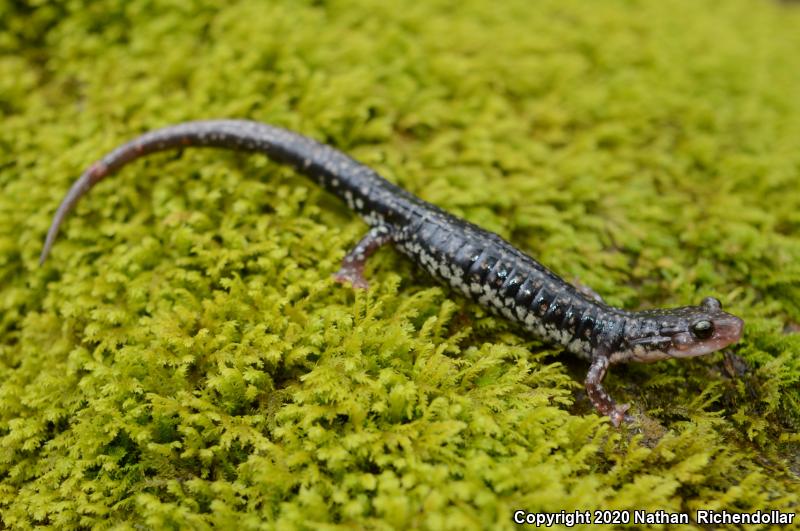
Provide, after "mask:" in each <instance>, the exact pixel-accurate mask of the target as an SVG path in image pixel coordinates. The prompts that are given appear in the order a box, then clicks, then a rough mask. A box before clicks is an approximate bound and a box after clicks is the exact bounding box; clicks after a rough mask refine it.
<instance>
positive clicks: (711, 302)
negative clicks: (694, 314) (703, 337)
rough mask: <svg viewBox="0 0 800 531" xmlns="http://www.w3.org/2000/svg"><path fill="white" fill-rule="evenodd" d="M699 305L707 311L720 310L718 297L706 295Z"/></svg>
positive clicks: (720, 304)
mask: <svg viewBox="0 0 800 531" xmlns="http://www.w3.org/2000/svg"><path fill="white" fill-rule="evenodd" d="M700 306H702V307H703V308H705V309H706V310H707V311H709V312H713V311H714V310H721V309H722V303H721V302H719V299H715V298H714V297H706V298H705V299H703V301H702V302H701V303H700Z"/></svg>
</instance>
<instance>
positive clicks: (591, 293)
mask: <svg viewBox="0 0 800 531" xmlns="http://www.w3.org/2000/svg"><path fill="white" fill-rule="evenodd" d="M572 285H573V286H575V289H577V290H578V292H580V293H582V294H584V295H586V296H587V297H589V298H590V299H592V300H596V301H597V302H602V303H605V302H606V301H604V300H603V297H601V296H600V294H599V293H597V292H596V291H595V290H593V289H592V288H590V287H589V286H587V285H586V284H582V283H581V281H580V279H579V278H578V277H575V278H574V279H573V281H572Z"/></svg>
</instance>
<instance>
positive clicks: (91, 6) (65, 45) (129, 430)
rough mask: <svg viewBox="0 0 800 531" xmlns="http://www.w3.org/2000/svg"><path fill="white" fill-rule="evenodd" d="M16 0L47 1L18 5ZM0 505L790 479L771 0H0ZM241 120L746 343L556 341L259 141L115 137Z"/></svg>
mask: <svg viewBox="0 0 800 531" xmlns="http://www.w3.org/2000/svg"><path fill="white" fill-rule="evenodd" d="M42 4H44V3H42ZM0 20H2V22H3V23H2V24H0V118H2V124H3V126H2V128H0V186H2V190H3V192H2V194H0V219H2V223H0V312H1V313H0V337H1V338H2V341H0V382H1V383H0V520H1V522H2V523H0V526H8V527H23V528H24V527H28V526H33V525H37V524H49V525H52V526H55V527H88V526H98V527H104V526H122V527H128V528H131V527H133V526H134V525H136V524H144V525H145V526H148V527H152V528H186V527H195V528H203V527H207V526H212V525H216V526H218V527H222V528H230V527H233V525H234V523H235V525H236V526H238V527H239V528H246V529H250V528H256V527H259V526H265V527H273V526H278V527H282V528H297V529H301V528H315V529H317V528H323V529H325V528H332V527H335V526H341V527H347V528H354V527H370V528H391V527H396V528H406V527H425V528H431V529H441V528H452V529H463V528H480V527H489V526H498V527H511V525H512V523H511V514H512V510H513V509H516V508H524V509H527V510H530V511H543V510H552V511H557V510H560V509H568V510H574V509H581V510H584V509H593V508H603V507H612V508H623V509H634V508H650V509H665V510H670V511H691V510H694V509H697V508H727V509H729V510H737V511H749V510H755V509H762V510H763V509H768V508H769V509H782V510H786V511H795V512H796V511H798V504H800V479H799V478H800V458H798V455H800V435H798V428H799V427H800V391H799V390H798V389H800V354H799V353H800V334H799V333H798V330H799V329H800V324H798V323H800V302H798V301H800V214H798V212H800V193H798V183H800V150H798V144H797V139H798V138H800V98H798V97H797V95H798V94H800V79H799V78H798V77H797V75H796V73H797V72H798V70H799V69H800V54H798V53H797V50H798V49H800V31H798V27H800V9H797V8H796V7H793V6H789V5H783V4H779V3H777V2H775V3H773V2H767V1H760V0H731V1H728V2H724V3H720V2H713V1H696V0H670V1H668V2H645V1H623V0H618V1H617V0H608V1H603V2H591V3H587V2H579V1H577V0H574V1H573V0H569V1H563V0H552V1H550V0H548V1H543V2H537V3H535V4H532V3H530V2H528V1H525V0H519V1H505V2H482V1H480V0H472V1H464V0H462V1H459V2H446V1H441V2H420V3H411V4H409V3H405V2H379V1H377V0H376V1H374V2H370V1H359V2H355V1H354V2H348V1H330V2H307V3H302V2H294V1H288V0H287V1H285V2H284V1H279V2H272V3H269V4H267V3H263V2H256V1H249V2H248V1H241V2H233V3H229V5H228V6H227V7H224V8H220V7H218V6H217V3H215V2H201V1H197V2H191V1H188V0H186V1H179V0H175V1H172V2H160V1H150V0H134V1H131V2H113V1H110V0H109V1H106V2H81V1H75V2H69V3H53V4H48V5H42V6H41V7H37V8H31V9H27V8H22V7H20V3H18V2H6V1H4V0H0ZM208 117H248V118H252V119H257V120H262V121H265V122H269V123H274V124H278V125H282V126H286V127H290V128H292V129H296V130H298V131H301V132H304V133H306V134H309V135H311V136H313V137H315V138H318V139H320V140H323V141H326V142H329V143H331V144H334V145H336V146H338V147H340V148H342V149H344V150H345V151H347V152H348V153H350V154H352V155H354V156H356V157H357V158H359V159H360V160H362V161H364V162H365V163H367V164H370V165H372V166H373V167H375V168H377V169H378V170H379V171H380V172H381V173H383V174H384V175H386V176H387V177H388V178H389V179H391V180H393V181H395V182H398V183H399V184H401V185H402V186H404V187H405V188H407V189H409V190H411V191H413V192H414V193H417V194H418V195H420V196H421V197H423V198H425V199H427V200H430V201H432V202H434V203H436V204H438V205H440V206H442V207H444V208H446V209H448V210H450V211H452V212H454V213H456V214H459V215H462V216H464V217H466V218H468V219H470V220H471V221H473V222H476V223H478V224H480V225H482V226H484V227H486V228H489V229H491V230H494V231H496V232H498V233H500V234H501V235H503V236H505V237H507V238H509V239H511V240H512V241H513V242H514V243H515V244H517V245H519V247H520V248H522V249H525V250H526V251H529V252H530V253H531V254H532V255H534V256H536V257H538V258H540V259H541V260H542V261H543V262H544V263H546V264H547V265H549V266H550V267H552V268H553V269H554V270H555V271H557V272H559V273H561V274H562V275H564V276H565V277H566V278H568V279H571V278H575V277H579V278H580V279H581V281H582V282H584V283H586V284H588V285H591V286H593V287H595V288H596V289H597V290H598V291H599V292H600V293H601V294H603V295H604V296H605V297H606V299H607V300H608V301H609V302H611V303H613V304H618V305H622V306H625V307H628V308H643V307H652V306H663V305H682V304H691V303H696V302H698V301H699V300H700V298H701V297H702V296H705V295H716V296H718V297H720V298H721V299H722V300H723V302H724V304H725V306H726V308H728V309H730V311H731V312H733V313H735V314H737V315H741V316H742V317H743V318H744V319H745V321H746V323H747V328H746V337H745V339H744V340H743V341H742V342H741V343H740V344H739V345H737V346H735V347H733V348H732V349H730V353H731V355H728V356H726V355H723V354H721V353H719V354H715V355H711V356H708V357H704V358H699V359H694V360H685V361H682V362H665V363H660V364H656V365H650V366H627V367H621V368H619V369H617V370H615V371H614V373H613V374H612V376H611V377H610V378H609V383H608V387H609V388H610V390H611V392H612V393H613V394H614V395H616V396H617V397H619V398H620V399H622V400H625V401H628V402H630V403H632V404H633V410H634V411H635V412H636V413H637V415H639V416H640V421H639V422H638V423H636V424H634V425H632V426H626V427H624V428H623V429H621V430H614V429H612V428H611V427H610V426H609V424H608V422H607V420H605V419H602V418H600V417H598V416H597V415H596V414H594V413H593V412H592V411H591V410H590V408H589V407H588V401H587V399H586V397H585V395H583V394H582V392H581V389H580V385H579V382H580V379H581V378H582V375H583V373H584V372H585V370H586V366H585V364H583V363H582V362H580V361H576V360H574V359H572V358H570V357H569V356H566V355H564V356H562V355H560V354H559V352H558V350H556V349H553V348H551V347H547V346H544V345H541V344H539V343H537V342H528V341H529V340H528V338H525V336H524V335H523V334H520V332H519V331H518V330H517V329H515V328H513V327H511V326H510V325H508V324H507V323H505V322H503V321H502V320H499V319H497V318H494V317H491V316H489V315H487V314H486V313H485V312H484V311H483V310H482V309H480V308H478V307H477V306H475V305H472V304H469V303H467V302H465V301H464V300H463V299H461V298H459V297H456V296H455V295H454V294H453V293H451V292H450V291H449V290H446V289H444V288H441V287H439V286H437V285H436V284H435V283H433V281H431V280H430V279H429V278H427V277H426V276H425V275H424V274H422V273H421V272H420V271H418V270H416V269H415V268H414V267H413V266H412V265H411V264H410V263H409V262H408V261H407V260H405V259H404V258H402V257H401V256H399V255H398V254H397V253H396V252H395V251H393V250H391V249H386V250H382V251H381V252H380V253H378V255H377V256H376V258H375V259H374V260H373V261H372V262H371V263H370V266H369V272H368V274H369V278H370V280H371V281H372V283H373V288H372V289H371V290H370V291H369V292H368V293H363V292H358V293H354V292H353V291H352V290H349V289H346V288H343V287H341V286H338V285H336V284H334V283H333V282H332V281H331V278H330V277H331V274H332V273H333V272H334V271H335V270H336V268H337V264H338V262H339V260H340V259H341V257H342V256H343V254H344V252H345V251H346V250H347V249H348V248H349V247H350V246H352V245H353V243H354V242H355V241H357V239H358V238H359V236H360V234H361V233H363V231H364V225H363V223H361V222H360V221H358V220H357V218H356V217H355V216H354V215H353V214H352V213H350V212H348V211H347V210H346V209H345V208H344V207H343V206H342V205H340V204H338V203H337V202H336V201H335V200H334V199H333V198H331V197H330V196H328V195H326V194H325V193H323V192H321V191H320V190H318V189H317V188H315V187H314V186H313V185H312V184H311V183H310V182H309V181H307V180H305V179H304V178H302V177H301V176H299V175H297V174H295V173H293V172H292V171H291V170H289V169H286V168H282V167H279V166H277V165H275V164H272V163H270V162H268V161H267V160H266V159H265V158H264V157H261V156H246V155H240V154H232V153H225V152H219V151H202V150H194V151H187V152H185V153H183V154H182V155H178V154H176V153H170V154H162V155H158V156H153V157H151V158H149V159H148V160H146V161H143V162H137V163H136V164H134V165H132V166H131V167H129V168H126V169H125V170H124V171H123V172H121V174H120V175H118V176H115V177H114V178H112V179H109V180H108V182H104V183H101V184H100V185H99V186H98V187H97V188H96V189H95V190H94V191H93V192H92V194H91V195H90V197H89V198H88V199H87V200H86V201H84V202H83V203H82V204H81V205H80V206H79V208H78V209H77V212H76V215H75V216H73V217H72V218H70V219H69V220H68V221H67V223H66V225H65V227H64V230H63V232H62V237H61V239H60V241H59V242H58V243H57V245H56V247H55V249H54V252H53V255H52V257H51V259H50V261H49V262H48V263H47V264H46V266H45V267H43V268H39V267H37V265H36V260H37V257H38V253H39V250H40V246H41V244H42V241H43V237H44V233H45V231H46V228H47V226H48V224H49V219H50V216H51V215H52V213H53V211H54V209H55V207H56V205H57V204H58V201H59V200H60V198H61V196H62V195H63V194H64V193H65V191H66V190H67V188H68V186H69V184H70V182H71V181H72V180H73V179H75V177H76V176H77V175H79V173H80V172H81V171H82V169H83V168H85V167H86V166H87V165H88V164H89V163H91V161H93V160H94V159H96V158H98V157H99V156H100V155H101V154H103V153H105V152H106V151H107V150H109V149H110V148H112V147H113V146H115V145H117V144H119V143H120V142H122V141H125V140H127V139H129V138H131V137H132V136H134V135H136V134H137V133H140V132H142V131H144V130H148V129H152V128H155V127H159V126H162V125H166V124H169V123H173V122H179V121H183V120H189V119H198V118H208Z"/></svg>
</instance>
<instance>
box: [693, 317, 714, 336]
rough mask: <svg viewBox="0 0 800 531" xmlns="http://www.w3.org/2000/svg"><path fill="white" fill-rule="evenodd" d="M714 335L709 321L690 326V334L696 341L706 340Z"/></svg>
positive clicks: (712, 326) (712, 325)
mask: <svg viewBox="0 0 800 531" xmlns="http://www.w3.org/2000/svg"><path fill="white" fill-rule="evenodd" d="M713 333H714V324H713V323H712V322H711V321H706V320H705V319H703V320H702V321H697V322H696V323H694V324H693V325H692V334H694V336H695V337H696V338H697V339H708V338H709V337H711V334H713Z"/></svg>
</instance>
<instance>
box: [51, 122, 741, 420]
mask: <svg viewBox="0 0 800 531" xmlns="http://www.w3.org/2000/svg"><path fill="white" fill-rule="evenodd" d="M188 146H202V147H216V148H227V149H232V150H239V151H250V152H259V153H264V154H266V155H267V156H268V157H269V158H270V159H272V160H274V161H276V162H279V163H283V164H288V165H290V166H292V167H294V168H295V170H296V171H298V172H299V173H301V174H303V175H305V176H307V177H309V178H311V179H313V180H314V181H316V182H317V183H318V184H319V185H320V186H322V187H323V188H324V189H325V190H327V191H328V192H330V193H332V194H334V195H336V196H337V197H339V198H340V199H341V200H343V201H344V202H345V203H346V204H347V206H348V207H349V208H350V209H351V210H354V211H355V212H356V213H358V214H359V215H360V216H361V218H363V220H364V221H365V222H366V223H367V225H369V227H370V229H369V230H368V231H367V233H366V235H365V236H364V237H363V238H362V239H361V240H360V241H359V242H358V243H357V244H356V245H355V247H354V248H353V249H352V250H351V251H350V252H348V253H347V254H346V256H345V257H344V259H343V262H342V265H341V268H340V269H339V270H338V272H337V273H336V274H335V275H334V277H335V279H336V280H337V281H339V282H342V283H350V284H351V285H352V286H353V287H355V288H366V287H368V283H367V281H366V280H365V279H364V276H363V271H364V264H365V261H366V260H367V258H368V257H369V256H370V255H371V254H373V253H374V252H375V251H376V250H377V249H378V248H379V247H381V246H382V245H384V244H387V243H391V244H393V245H394V246H395V247H396V248H397V249H398V250H399V251H400V252H401V253H402V254H404V255H406V256H408V257H409V258H410V259H411V260H412V261H414V262H415V263H416V264H417V265H419V266H421V267H422V268H423V269H425V270H426V271H427V272H428V273H430V274H431V275H432V276H433V277H434V278H436V279H437V280H439V281H441V282H443V283H445V284H448V285H450V286H451V287H452V288H453V289H454V290H455V291H456V292H459V293H462V294H463V295H465V296H467V297H469V298H471V299H473V300H475V301H477V302H478V303H480V304H481V305H483V306H486V307H488V308H489V309H490V310H491V311H493V312H494V313H496V314H499V315H502V316H503V317H506V318H508V319H510V320H511V321H515V322H517V323H519V324H520V325H522V327H523V328H524V329H525V330H527V331H529V332H530V333H532V334H533V335H534V336H536V337H538V338H540V339H542V340H545V341H548V342H551V343H554V344H558V345H562V346H563V347H564V348H565V349H566V350H567V351H570V352H572V353H574V354H577V355H578V356H580V357H582V358H584V359H585V360H587V361H588V362H589V370H588V373H587V376H586V379H585V382H584V383H585V387H586V392H587V394H588V397H589V399H590V400H591V402H592V404H593V405H594V407H595V408H596V409H597V410H598V411H599V412H600V413H602V414H604V415H607V416H608V417H610V419H611V422H612V423H613V424H614V425H615V426H619V425H620V423H621V422H622V421H623V420H630V419H631V417H630V416H629V415H628V414H627V413H626V412H627V410H628V408H629V405H628V404H617V403H616V402H615V401H614V400H613V399H612V398H611V397H610V396H609V395H608V393H607V392H606V391H605V390H604V389H603V385H602V381H603V378H604V377H605V375H606V373H607V372H608V369H609V367H610V366H611V365H614V364H618V363H623V362H629V361H638V362H646V363H647V362H653V361H658V360H663V359H669V358H688V357H693V356H700V355H703V354H708V353H711V352H715V351H717V350H720V349H722V348H724V347H726V346H728V345H730V344H732V343H735V342H737V341H739V339H740V338H741V336H742V331H743V327H744V322H743V321H742V320H741V319H740V318H738V317H736V316H734V315H731V314H729V313H726V312H724V311H723V310H722V305H721V304H720V301H719V300H717V299H715V298H713V297H706V298H704V299H702V301H700V304H698V305H696V306H685V307H680V308H666V309H654V310H646V311H628V310H625V309H621V308H615V307H613V306H610V305H608V304H606V303H605V302H603V300H602V299H601V298H600V297H599V296H597V295H596V294H594V293H593V292H591V290H588V289H586V288H583V287H581V286H576V285H573V284H570V283H569V282H566V281H564V280H563V279H562V278H560V277H559V276H558V275H556V274H555V273H553V272H552V271H550V270H549V269H547V268H546V267H545V266H543V265H542V264H540V263H539V262H537V261H536V260H534V259H533V258H531V257H530V256H528V255H527V254H525V253H523V252H522V251H520V250H519V249H517V248H516V247H514V246H513V245H512V244H511V243H509V242H507V241H506V240H504V239H503V238H501V237H500V236H498V235H497V234H494V233H492V232H489V231H486V230H484V229H482V228H480V227H478V226H476V225H474V224H472V223H470V222H468V221H465V220H463V219H460V218H458V217H456V216H453V215H451V214H449V213H447V212H445V211H444V210H442V209H441V208H439V207H437V206H434V205H432V204H430V203H428V202H426V201H423V200H422V199H420V198H418V197H416V196H414V195H413V194H411V193H409V192H408V191H406V190H404V189H402V188H400V187H399V186H397V185H395V184H392V183H391V182H389V181H387V180H386V179H384V178H383V177H381V176H380V175H379V174H378V173H377V172H375V171H374V170H372V169H371V168H369V167H368V166H365V165H364V164H361V163H359V162H357V161H356V160H354V159H352V158H351V157H349V156H347V155H346V154H344V153H343V152H341V151H339V150H337V149H335V148H333V147H330V146H328V145H325V144H322V143H320V142H317V141H315V140H313V139H311V138H308V137H306V136H303V135H300V134H298V133H295V132H292V131H289V130H286V129H282V128H279V127H274V126H271V125H267V124H263V123H259V122H253V121H249V120H202V121H192V122H185V123H181V124H178V125H173V126H170V127H165V128H162V129H158V130H155V131H151V132H148V133H145V134H143V135H141V136H139V137H138V138H136V139H134V140H132V141H130V142H128V143H126V144H123V145H121V146H120V147H118V148H116V149H114V150H113V151H111V152H110V153H108V154H107V155H105V156H104V157H103V158H102V159H100V160H99V161H97V162H95V163H94V164H92V165H91V166H90V167H89V168H88V169H87V170H86V171H85V172H84V173H83V174H82V175H81V176H80V177H79V178H78V180H77V181H75V183H74V184H73V185H72V187H71V188H70V190H69V192H68V193H67V194H66V196H65V197H64V199H63V200H62V202H61V204H60V205H59V207H58V209H57V211H56V213H55V216H54V218H53V222H52V224H51V226H50V229H49V231H48V233H47V237H46V240H45V243H44V248H43V250H42V253H41V256H40V264H41V263H43V262H44V261H45V259H46V258H47V255H48V253H49V252H50V249H51V247H52V245H53V243H54V241H55V238H56V235H57V234H58V230H59V227H60V226H61V224H62V222H63V221H64V218H65V217H66V215H67V214H68V213H69V211H70V210H71V209H72V208H73V207H74V205H75V204H76V203H77V201H78V200H79V199H80V198H81V197H82V196H83V195H85V194H86V193H87V192H88V191H89V190H90V189H91V188H92V186H94V185H95V184H97V183H98V182H99V181H101V180H102V179H103V178H105V177H107V176H109V175H111V174H112V173H114V172H116V171H117V170H119V169H120V168H121V167H123V166H124V165H126V164H127V163H129V162H131V161H133V160H135V159H138V158H139V157H142V156H144V155H147V154H149V153H153V152H157V151H162V150H167V149H171V148H182V147H188Z"/></svg>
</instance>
